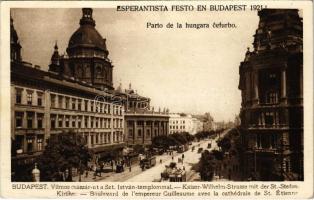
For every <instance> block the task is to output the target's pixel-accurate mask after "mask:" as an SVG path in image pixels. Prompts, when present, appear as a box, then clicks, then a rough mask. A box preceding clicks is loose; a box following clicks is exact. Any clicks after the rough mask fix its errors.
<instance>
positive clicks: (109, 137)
mask: <svg viewBox="0 0 314 200" xmlns="http://www.w3.org/2000/svg"><path fill="white" fill-rule="evenodd" d="M110 142H111V133H108V143H110Z"/></svg>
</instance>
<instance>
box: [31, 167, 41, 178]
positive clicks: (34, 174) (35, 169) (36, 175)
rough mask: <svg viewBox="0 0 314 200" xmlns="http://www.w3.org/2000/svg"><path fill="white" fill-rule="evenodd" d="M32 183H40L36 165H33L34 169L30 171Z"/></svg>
mask: <svg viewBox="0 0 314 200" xmlns="http://www.w3.org/2000/svg"><path fill="white" fill-rule="evenodd" d="M32 175H33V181H34V182H40V171H39V169H38V168H37V163H35V168H34V169H33V170H32Z"/></svg>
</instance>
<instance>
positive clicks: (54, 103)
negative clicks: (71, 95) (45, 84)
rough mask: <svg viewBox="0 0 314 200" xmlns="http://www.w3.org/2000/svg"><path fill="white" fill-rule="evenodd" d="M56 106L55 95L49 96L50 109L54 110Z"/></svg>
mask: <svg viewBox="0 0 314 200" xmlns="http://www.w3.org/2000/svg"><path fill="white" fill-rule="evenodd" d="M55 105H56V95H53V94H51V95H50V107H51V108H54V107H55Z"/></svg>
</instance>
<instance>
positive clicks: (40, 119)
mask: <svg viewBox="0 0 314 200" xmlns="http://www.w3.org/2000/svg"><path fill="white" fill-rule="evenodd" d="M37 128H43V114H37Z"/></svg>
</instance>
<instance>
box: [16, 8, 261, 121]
mask: <svg viewBox="0 0 314 200" xmlns="http://www.w3.org/2000/svg"><path fill="white" fill-rule="evenodd" d="M11 15H12V17H13V20H14V27H15V29H16V31H17V33H18V36H19V39H20V43H21V45H22V58H23V60H25V61H27V62H30V63H32V64H34V65H35V64H36V65H39V66H41V68H42V69H43V70H48V65H49V64H50V58H51V55H52V53H53V46H54V44H55V42H56V41H57V43H58V46H59V53H60V54H63V53H64V52H65V51H66V48H67V46H68V41H69V39H70V37H71V35H72V34H73V33H74V32H75V30H77V29H78V28H79V20H80V18H81V16H82V11H81V9H78V8H75V9H65V8H62V9H59V8H50V9H46V8H40V9H39V8H37V9H30V8H15V9H12V10H11ZM93 18H94V20H95V21H96V29H97V30H98V32H99V33H100V34H101V35H102V36H103V38H106V40H107V41H106V43H107V48H108V51H109V59H110V60H111V61H112V63H113V65H114V69H113V83H114V87H118V86H119V84H120V83H121V84H122V88H125V89H126V88H128V87H129V83H131V84H132V88H133V89H134V90H136V91H137V92H138V93H139V94H140V95H143V96H146V97H149V98H151V106H154V107H155V110H156V109H157V108H158V107H161V108H164V107H166V108H169V109H170V112H172V113H175V112H180V113H181V112H184V113H190V114H203V113H205V112H210V113H211V115H212V116H213V117H214V120H215V121H222V120H224V121H229V120H232V121H233V120H234V117H235V115H237V114H239V111H240V105H241V93H240V90H239V89H238V83H239V65H240V62H241V61H243V59H244V56H245V52H246V50H247V47H250V48H251V49H252V42H253V35H254V33H255V30H256V29H257V26H258V16H257V13H256V12H252V11H246V12H215V13H213V12H142V13H139V12H116V11H115V9H109V8H106V9H100V8H96V9H94V12H93ZM147 22H151V23H162V24H164V26H165V25H166V24H167V23H169V22H170V23H174V24H176V23H177V22H178V23H182V24H183V26H184V24H185V23H199V24H200V23H209V24H210V25H211V24H212V23H213V22H216V23H219V22H222V23H228V22H229V23H235V24H236V26H237V28H235V29H226V28H225V29H214V28H209V29H186V28H183V29H177V28H175V29H166V28H162V29H152V28H147V27H146V25H147Z"/></svg>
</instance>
